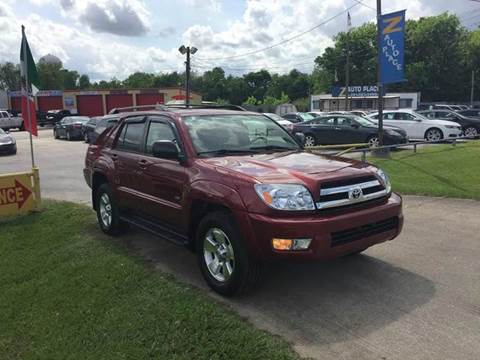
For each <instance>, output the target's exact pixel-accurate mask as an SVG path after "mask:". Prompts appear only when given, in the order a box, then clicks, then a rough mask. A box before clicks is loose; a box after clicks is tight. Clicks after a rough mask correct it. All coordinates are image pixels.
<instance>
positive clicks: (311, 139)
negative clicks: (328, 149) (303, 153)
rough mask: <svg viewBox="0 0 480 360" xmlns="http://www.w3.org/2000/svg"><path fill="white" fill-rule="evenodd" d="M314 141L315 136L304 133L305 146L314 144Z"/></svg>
mask: <svg viewBox="0 0 480 360" xmlns="http://www.w3.org/2000/svg"><path fill="white" fill-rule="evenodd" d="M316 143H317V142H316V141H315V136H313V135H311V134H307V135H305V146H315V145H316Z"/></svg>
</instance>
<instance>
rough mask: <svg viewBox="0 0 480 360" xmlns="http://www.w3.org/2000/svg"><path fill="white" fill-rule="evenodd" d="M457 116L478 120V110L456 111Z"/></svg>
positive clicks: (479, 116) (479, 111)
mask: <svg viewBox="0 0 480 360" xmlns="http://www.w3.org/2000/svg"><path fill="white" fill-rule="evenodd" d="M457 113H458V114H460V115H463V116H468V117H475V118H480V109H466V110H460V111H457Z"/></svg>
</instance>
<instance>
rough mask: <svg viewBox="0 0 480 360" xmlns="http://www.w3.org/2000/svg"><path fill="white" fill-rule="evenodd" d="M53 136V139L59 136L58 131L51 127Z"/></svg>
mask: <svg viewBox="0 0 480 360" xmlns="http://www.w3.org/2000/svg"><path fill="white" fill-rule="evenodd" d="M53 137H54V138H55V139H58V138H59V136H58V132H57V130H56V129H53Z"/></svg>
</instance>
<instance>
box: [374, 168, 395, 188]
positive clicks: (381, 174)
mask: <svg viewBox="0 0 480 360" xmlns="http://www.w3.org/2000/svg"><path fill="white" fill-rule="evenodd" d="M377 175H378V176H379V177H380V179H382V183H383V186H385V190H387V193H390V192H391V191H392V185H391V184H390V179H389V178H388V175H387V174H385V172H384V171H383V170H382V169H378V170H377Z"/></svg>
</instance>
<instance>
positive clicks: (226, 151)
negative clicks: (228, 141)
mask: <svg viewBox="0 0 480 360" xmlns="http://www.w3.org/2000/svg"><path fill="white" fill-rule="evenodd" d="M255 153H256V151H255V150H249V149H245V150H240V149H217V150H208V151H200V152H198V153H197V155H206V154H215V155H227V154H255Z"/></svg>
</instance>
